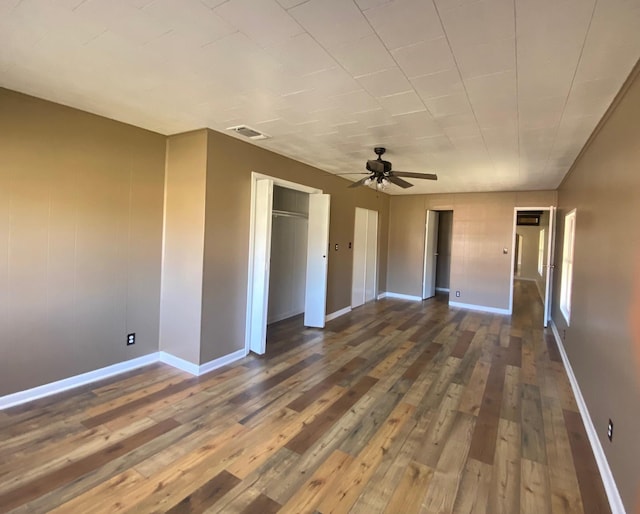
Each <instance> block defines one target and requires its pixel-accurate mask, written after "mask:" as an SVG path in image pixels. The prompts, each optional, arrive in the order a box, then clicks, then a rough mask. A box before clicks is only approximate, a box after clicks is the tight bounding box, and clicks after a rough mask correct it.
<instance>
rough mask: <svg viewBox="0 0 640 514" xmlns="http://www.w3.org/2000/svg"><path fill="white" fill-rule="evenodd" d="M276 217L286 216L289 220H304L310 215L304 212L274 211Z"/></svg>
mask: <svg viewBox="0 0 640 514" xmlns="http://www.w3.org/2000/svg"><path fill="white" fill-rule="evenodd" d="M273 215H274V216H285V217H287V218H304V219H308V218H309V215H308V214H305V213H303V212H290V211H278V210H276V209H274V210H273Z"/></svg>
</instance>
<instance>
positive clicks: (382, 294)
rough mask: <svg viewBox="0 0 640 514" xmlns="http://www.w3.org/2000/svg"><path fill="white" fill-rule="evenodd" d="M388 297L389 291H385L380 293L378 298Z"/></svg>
mask: <svg viewBox="0 0 640 514" xmlns="http://www.w3.org/2000/svg"><path fill="white" fill-rule="evenodd" d="M386 297H387V292H386V291H385V292H384V293H378V300H382V299H383V298H386Z"/></svg>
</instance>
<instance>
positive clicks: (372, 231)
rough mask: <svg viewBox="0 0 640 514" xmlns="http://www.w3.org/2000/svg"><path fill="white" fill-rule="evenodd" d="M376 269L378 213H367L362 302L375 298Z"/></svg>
mask: <svg viewBox="0 0 640 514" xmlns="http://www.w3.org/2000/svg"><path fill="white" fill-rule="evenodd" d="M377 269H378V211H367V268H366V272H365V283H364V301H365V302H370V301H371V300H375V299H376V296H377V294H376V293H377V291H376V289H377V285H376V272H377Z"/></svg>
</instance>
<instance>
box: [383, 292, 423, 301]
mask: <svg viewBox="0 0 640 514" xmlns="http://www.w3.org/2000/svg"><path fill="white" fill-rule="evenodd" d="M385 295H386V298H396V299H398V300H411V301H412V302H421V301H422V298H420V297H419V296H413V295H410V294H401V293H391V292H389V291H387V292H386V293H385Z"/></svg>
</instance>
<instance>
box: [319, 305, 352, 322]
mask: <svg viewBox="0 0 640 514" xmlns="http://www.w3.org/2000/svg"><path fill="white" fill-rule="evenodd" d="M349 312H351V306H349V307H345V308H344V309H340V310H339V311H335V312H332V313H331V314H327V315H326V316H325V317H324V320H325V321H331V320H332V319H336V318H339V317H340V316H344V315H345V314H347V313H349Z"/></svg>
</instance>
